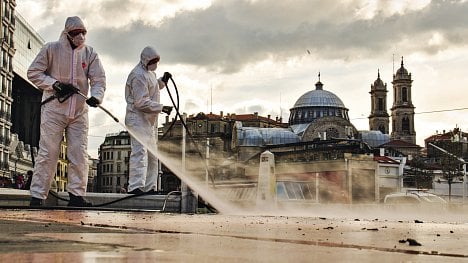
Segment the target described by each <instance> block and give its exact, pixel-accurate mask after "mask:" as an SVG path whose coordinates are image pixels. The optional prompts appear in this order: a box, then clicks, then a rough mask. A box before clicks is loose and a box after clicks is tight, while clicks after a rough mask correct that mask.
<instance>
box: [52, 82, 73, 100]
mask: <svg viewBox="0 0 468 263" xmlns="http://www.w3.org/2000/svg"><path fill="white" fill-rule="evenodd" d="M52 88H54V90H55V92H56V93H57V95H58V97H65V96H68V95H70V94H73V93H78V91H80V90H79V89H78V88H75V86H73V85H72V84H66V83H62V82H60V81H56V82H55V83H54V84H53V85H52Z"/></svg>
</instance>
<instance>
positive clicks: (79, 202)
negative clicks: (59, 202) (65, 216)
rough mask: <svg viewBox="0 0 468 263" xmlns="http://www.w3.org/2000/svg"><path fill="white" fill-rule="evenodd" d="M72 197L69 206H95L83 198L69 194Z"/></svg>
mask: <svg viewBox="0 0 468 263" xmlns="http://www.w3.org/2000/svg"><path fill="white" fill-rule="evenodd" d="M68 195H69V196H70V200H69V201H68V206H76V207H91V206H93V204H92V203H91V202H89V201H87V200H86V199H84V198H83V197H82V196H76V195H74V194H72V193H68Z"/></svg>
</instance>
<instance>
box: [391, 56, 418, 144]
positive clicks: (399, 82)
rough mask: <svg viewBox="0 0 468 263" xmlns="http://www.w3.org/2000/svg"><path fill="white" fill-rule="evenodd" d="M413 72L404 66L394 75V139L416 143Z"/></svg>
mask: <svg viewBox="0 0 468 263" xmlns="http://www.w3.org/2000/svg"><path fill="white" fill-rule="evenodd" d="M412 82H413V80H412V79H411V73H408V71H407V70H406V69H405V67H404V66H403V57H401V67H400V68H399V69H398V70H397V72H396V74H394V75H393V81H392V84H393V106H392V108H391V112H392V134H391V138H392V140H395V139H398V140H402V141H406V142H409V143H413V144H416V131H415V130H414V108H415V107H414V106H413V103H412V101H411V84H412Z"/></svg>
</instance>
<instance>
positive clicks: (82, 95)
mask: <svg viewBox="0 0 468 263" xmlns="http://www.w3.org/2000/svg"><path fill="white" fill-rule="evenodd" d="M76 93H77V94H78V95H80V96H81V97H83V98H85V99H89V98H88V97H87V96H86V95H84V94H83V93H81V91H77V92H76ZM97 106H98V107H99V108H100V109H101V110H103V111H104V112H105V113H107V115H109V116H111V117H112V119H114V121H115V122H119V119H117V117H115V116H114V115H113V114H112V113H110V111H108V110H107V109H106V108H104V107H103V106H101V105H100V104H98V105H97Z"/></svg>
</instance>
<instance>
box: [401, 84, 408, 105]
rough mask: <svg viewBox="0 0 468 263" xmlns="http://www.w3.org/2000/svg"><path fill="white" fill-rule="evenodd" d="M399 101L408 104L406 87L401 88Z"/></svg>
mask: <svg viewBox="0 0 468 263" xmlns="http://www.w3.org/2000/svg"><path fill="white" fill-rule="evenodd" d="M401 100H402V101H403V102H408V89H407V88H406V87H403V88H401Z"/></svg>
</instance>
